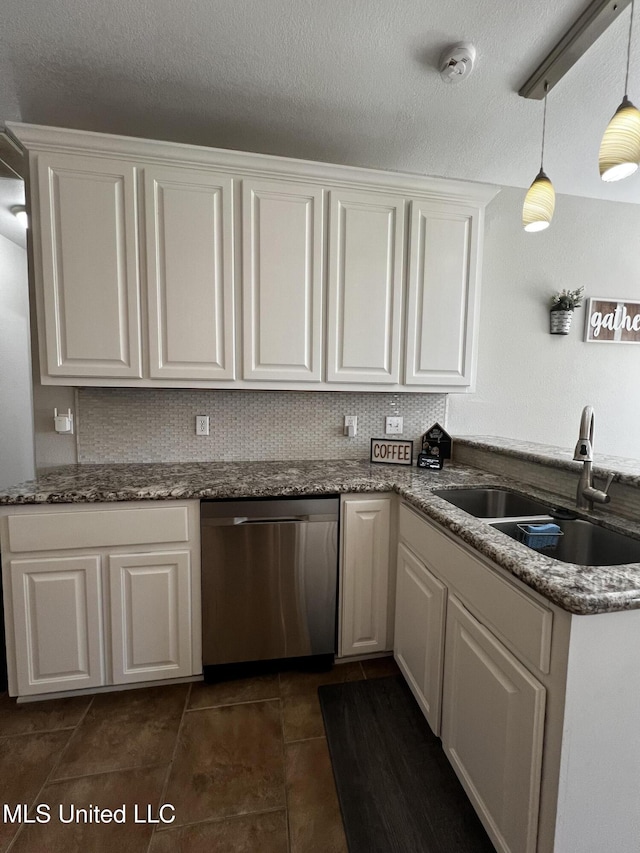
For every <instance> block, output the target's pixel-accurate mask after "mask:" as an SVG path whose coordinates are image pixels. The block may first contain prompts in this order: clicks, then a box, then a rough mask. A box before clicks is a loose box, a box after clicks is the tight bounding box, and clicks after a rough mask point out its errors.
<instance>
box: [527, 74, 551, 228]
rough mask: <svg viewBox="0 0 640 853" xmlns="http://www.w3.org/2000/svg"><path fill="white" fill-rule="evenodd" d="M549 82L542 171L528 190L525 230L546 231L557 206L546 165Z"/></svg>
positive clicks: (545, 102)
mask: <svg viewBox="0 0 640 853" xmlns="http://www.w3.org/2000/svg"><path fill="white" fill-rule="evenodd" d="M548 88H549V87H548V84H547V83H546V81H545V84H544V113H543V115H542V151H541V153H540V171H539V172H538V174H537V175H536V177H535V180H534V182H533V183H532V184H531V186H530V187H529V189H528V190H527V194H526V196H525V197H524V204H523V206H522V224H523V225H524V230H525V231H544V229H545V228H548V227H549V225H550V224H551V220H552V219H553V211H554V210H555V207H556V191H555V190H554V188H553V184H552V183H551V181H550V180H549V178H548V177H547V175H546V173H545V171H544V168H543V165H544V137H545V131H546V128H547V90H548Z"/></svg>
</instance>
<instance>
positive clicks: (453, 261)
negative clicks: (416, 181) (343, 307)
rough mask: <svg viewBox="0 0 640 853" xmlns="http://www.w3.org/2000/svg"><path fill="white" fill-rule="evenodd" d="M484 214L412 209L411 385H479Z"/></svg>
mask: <svg viewBox="0 0 640 853" xmlns="http://www.w3.org/2000/svg"><path fill="white" fill-rule="evenodd" d="M479 217H480V213H479V211H478V210H476V209H474V208H469V207H459V206H455V207H444V208H443V206H442V205H440V206H438V205H434V204H429V203H427V202H420V201H413V202H412V203H411V254H410V267H409V294H408V300H407V334H406V363H405V383H406V384H407V385H445V386H453V387H456V386H467V385H471V384H472V381H473V366H474V365H473V358H474V352H473V346H474V330H475V323H476V302H477V293H476V291H477V278H478V274H479V273H478V264H477V255H478V219H479Z"/></svg>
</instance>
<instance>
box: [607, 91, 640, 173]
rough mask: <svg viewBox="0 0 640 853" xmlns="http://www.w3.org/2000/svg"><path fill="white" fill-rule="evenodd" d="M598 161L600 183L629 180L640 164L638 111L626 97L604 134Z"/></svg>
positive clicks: (639, 119) (639, 112) (639, 114)
mask: <svg viewBox="0 0 640 853" xmlns="http://www.w3.org/2000/svg"><path fill="white" fill-rule="evenodd" d="M598 160H599V165H600V177H601V178H602V180H603V181H620V180H622V178H628V177H629V175H633V173H634V172H635V171H636V169H637V168H638V165H639V164H640V110H638V109H636V107H634V106H633V104H632V103H631V101H630V100H629V98H627V96H626V95H625V96H624V99H623V101H622V103H621V104H620V106H619V107H618V109H617V110H616V112H615V115H614V116H613V118H612V119H611V121H610V122H609V124H608V126H607V129H606V130H605V132H604V136H603V137H602V142H601V143H600V156H599V158H598Z"/></svg>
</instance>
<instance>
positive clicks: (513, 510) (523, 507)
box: [433, 488, 551, 518]
mask: <svg viewBox="0 0 640 853" xmlns="http://www.w3.org/2000/svg"><path fill="white" fill-rule="evenodd" d="M433 494H434V495H437V496H438V497H439V498H442V499H443V500H445V501H448V502H449V503H450V504H453V505H454V506H457V507H458V509H463V510H464V511H465V512H468V513H469V515H474V516H475V517H476V518H526V517H527V516H532V515H549V511H550V509H551V507H550V506H549V505H547V504H543V503H540V502H539V501H535V500H533V498H527V497H525V496H524V495H516V494H515V493H514V492H508V491H507V490H506V489H485V488H481V489H439V490H438V491H435V492H434V493H433Z"/></svg>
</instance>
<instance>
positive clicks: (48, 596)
mask: <svg viewBox="0 0 640 853" xmlns="http://www.w3.org/2000/svg"><path fill="white" fill-rule="evenodd" d="M11 573H12V576H13V577H12V601H11V604H12V608H13V617H14V618H13V629H14V636H15V656H16V661H17V667H16V675H17V682H18V685H17V686H18V693H19V695H21V696H28V695H33V694H37V693H48V692H52V691H58V690H79V689H81V688H85V687H97V686H98V685H100V684H103V683H104V666H103V639H102V638H103V631H102V600H101V591H100V557H98V556H90V557H89V556H87V557H67V558H55V557H54V558H43V559H34V560H13V561H12V562H11ZM7 627H9V626H7Z"/></svg>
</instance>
